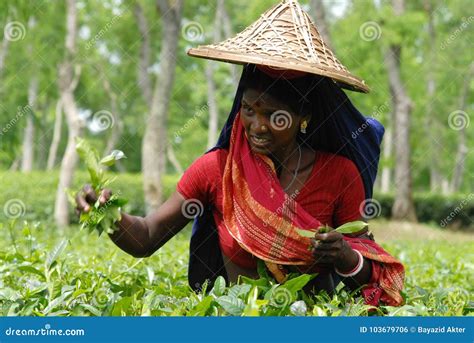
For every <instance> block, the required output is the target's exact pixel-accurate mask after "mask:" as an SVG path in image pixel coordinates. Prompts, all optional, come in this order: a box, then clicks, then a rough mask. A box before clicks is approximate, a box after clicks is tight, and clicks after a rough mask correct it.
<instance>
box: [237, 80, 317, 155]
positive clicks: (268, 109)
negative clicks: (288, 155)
mask: <svg viewBox="0 0 474 343" xmlns="http://www.w3.org/2000/svg"><path fill="white" fill-rule="evenodd" d="M240 118H241V121H242V124H243V126H244V128H245V133H246V136H247V140H248V141H249V144H250V147H251V148H252V150H253V151H254V152H256V153H260V154H264V155H270V154H274V155H280V154H281V153H283V152H285V151H286V150H287V149H293V147H294V144H295V142H296V136H297V134H298V131H299V130H300V125H301V122H302V121H303V120H305V119H306V120H308V118H305V117H302V116H299V115H296V114H295V113H294V112H293V111H292V110H291V109H290V108H289V107H288V106H287V105H286V104H285V103H284V101H283V99H282V100H279V99H276V98H274V97H273V96H271V95H269V94H267V93H263V92H259V91H257V90H255V89H251V88H249V89H247V90H245V91H244V94H243V97H242V107H241V111H240Z"/></svg>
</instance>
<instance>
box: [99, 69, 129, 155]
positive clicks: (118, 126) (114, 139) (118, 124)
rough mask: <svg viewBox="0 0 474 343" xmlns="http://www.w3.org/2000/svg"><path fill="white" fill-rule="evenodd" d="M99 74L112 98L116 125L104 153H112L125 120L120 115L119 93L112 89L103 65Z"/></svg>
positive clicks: (111, 103) (111, 107)
mask: <svg viewBox="0 0 474 343" xmlns="http://www.w3.org/2000/svg"><path fill="white" fill-rule="evenodd" d="M97 68H98V71H99V74H100V75H101V77H102V85H103V86H104V90H105V92H106V93H107V95H108V97H109V100H110V109H111V110H112V116H113V121H114V127H113V128H112V130H111V132H110V135H109V138H108V139H107V144H106V147H105V151H104V155H107V154H110V152H111V151H112V150H114V149H116V146H117V143H118V141H119V140H120V137H121V136H122V133H123V122H122V119H121V117H120V115H119V106H118V103H117V94H115V92H114V91H113V90H112V87H111V85H110V81H109V79H108V78H107V74H106V73H105V71H104V69H103V68H102V66H98V67H97Z"/></svg>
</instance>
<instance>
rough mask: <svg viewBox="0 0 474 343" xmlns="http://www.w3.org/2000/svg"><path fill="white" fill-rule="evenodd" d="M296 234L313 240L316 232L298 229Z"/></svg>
mask: <svg viewBox="0 0 474 343" xmlns="http://www.w3.org/2000/svg"><path fill="white" fill-rule="evenodd" d="M296 232H297V233H298V234H299V235H300V236H302V237H307V238H313V237H314V235H315V234H316V232H314V231H308V230H301V229H296Z"/></svg>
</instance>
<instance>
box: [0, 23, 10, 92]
mask: <svg viewBox="0 0 474 343" xmlns="http://www.w3.org/2000/svg"><path fill="white" fill-rule="evenodd" d="M9 21H10V17H9V16H8V17H7V20H6V23H8V22H9ZM9 45H10V40H9V39H7V37H6V36H5V35H4V36H3V39H2V44H1V47H0V79H1V77H2V73H3V68H4V67H5V59H6V57H7V53H8V46H9ZM2 90H3V89H2V87H1V86H0V94H1V93H2Z"/></svg>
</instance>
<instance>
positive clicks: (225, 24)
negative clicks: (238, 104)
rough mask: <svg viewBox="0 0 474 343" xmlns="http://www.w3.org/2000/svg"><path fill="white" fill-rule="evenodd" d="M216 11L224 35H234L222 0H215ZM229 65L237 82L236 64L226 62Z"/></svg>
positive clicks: (237, 82)
mask: <svg viewBox="0 0 474 343" xmlns="http://www.w3.org/2000/svg"><path fill="white" fill-rule="evenodd" d="M217 11H218V12H219V14H220V17H221V22H220V25H219V27H222V29H223V30H224V37H225V38H226V39H227V38H230V37H232V36H233V35H234V32H233V30H232V21H231V19H230V17H229V13H228V12H227V10H226V8H225V3H224V0H217ZM228 65H229V67H230V72H231V75H232V81H233V82H234V84H235V85H238V84H239V73H238V70H237V66H236V65H235V64H233V63H228Z"/></svg>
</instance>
